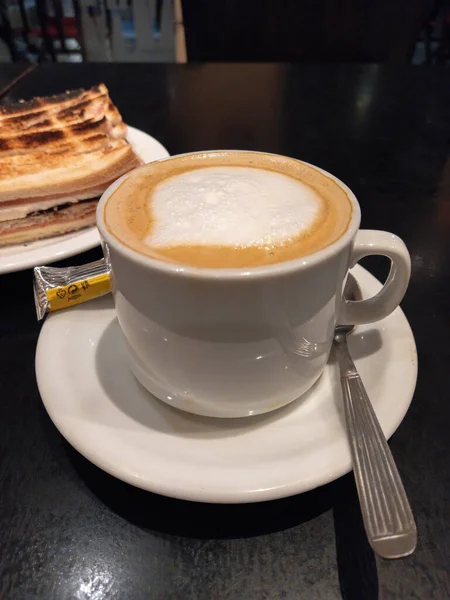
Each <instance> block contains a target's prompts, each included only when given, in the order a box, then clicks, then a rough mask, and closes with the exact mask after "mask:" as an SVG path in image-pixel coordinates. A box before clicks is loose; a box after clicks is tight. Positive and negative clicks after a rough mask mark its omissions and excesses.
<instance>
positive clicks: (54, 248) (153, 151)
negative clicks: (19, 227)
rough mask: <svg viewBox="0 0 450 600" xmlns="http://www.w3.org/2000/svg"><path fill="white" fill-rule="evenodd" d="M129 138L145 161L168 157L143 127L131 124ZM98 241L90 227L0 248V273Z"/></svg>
mask: <svg viewBox="0 0 450 600" xmlns="http://www.w3.org/2000/svg"><path fill="white" fill-rule="evenodd" d="M127 139H128V141H129V142H130V144H131V145H132V146H133V149H134V151H135V152H136V154H138V155H139V156H140V158H141V159H142V160H143V161H144V162H146V163H148V162H152V161H153V160H159V159H161V158H166V157H167V156H169V153H168V152H167V150H166V149H165V148H164V146H163V145H162V144H160V143H159V142H158V140H155V138H153V137H152V136H151V135H148V133H144V132H143V131H141V130H140V129H136V128H135V127H130V126H128V135H127ZM99 244H100V236H99V234H98V231H97V228H96V227H89V229H83V230H81V231H76V232H74V233H66V234H65V235H59V236H57V237H52V238H48V239H46V240H39V241H37V242H30V243H28V244H19V245H17V246H8V247H7V248H0V274H2V273H11V272H12V271H22V270H23V269H29V268H30V267H36V266H37V265H47V264H49V263H52V262H55V261H57V260H62V259H63V258H67V257H69V256H74V255H75V254H79V253H80V252H85V251H86V250H90V249H91V248H95V246H98V245H99Z"/></svg>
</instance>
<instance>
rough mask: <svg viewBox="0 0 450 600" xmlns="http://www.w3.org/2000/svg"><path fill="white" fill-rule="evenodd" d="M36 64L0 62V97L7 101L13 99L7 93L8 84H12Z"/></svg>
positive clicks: (24, 75)
mask: <svg viewBox="0 0 450 600" xmlns="http://www.w3.org/2000/svg"><path fill="white" fill-rule="evenodd" d="M35 67H36V65H28V64H27V63H15V64H10V63H0V99H2V100H3V101H5V102H6V101H9V100H12V99H13V95H12V94H9V90H10V86H11V87H12V86H14V85H15V83H16V82H18V81H19V80H20V78H21V77H26V76H27V74H28V73H29V72H30V71H32V70H33V69H34V68H35Z"/></svg>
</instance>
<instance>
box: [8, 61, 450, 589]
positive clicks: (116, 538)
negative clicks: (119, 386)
mask: <svg viewBox="0 0 450 600" xmlns="http://www.w3.org/2000/svg"><path fill="white" fill-rule="evenodd" d="M99 81H104V82H105V83H106V84H107V85H108V87H109V88H110V91H111V95H112V97H113V99H114V101H115V102H116V103H117V105H118V107H119V108H120V110H121V112H122V114H123V117H124V119H125V120H126V121H128V122H129V123H130V124H132V125H135V126H136V127H139V128H141V129H144V130H146V131H148V132H149V133H151V134H152V135H154V136H155V137H157V138H158V139H160V140H161V142H162V143H163V144H164V145H166V146H167V148H168V149H169V151H170V152H171V153H178V152H186V151H190V150H200V149H208V148H225V147H231V148H247V149H248V148H249V149H254V150H266V151H271V152H278V153H283V154H288V155H291V156H295V157H299V158H302V159H305V160H307V161H310V162H312V163H316V164H318V165H320V166H322V167H324V168H325V169H327V170H329V171H331V172H332V173H334V174H336V175H337V176H338V177H340V178H341V179H342V180H344V181H345V182H346V183H347V184H348V185H349V186H350V187H351V188H352V189H353V191H354V192H355V193H356V195H357V197H358V198H359V200H360V203H361V206H362V212H363V223H362V224H363V227H365V228H375V229H387V230H390V231H394V232H395V233H397V234H399V235H400V236H401V237H402V238H403V239H404V240H405V242H406V243H407V245H408V246H409V249H410V251H411V255H412V279H411V284H410V288H409V291H408V293H407V296H406V298H405V300H404V302H403V308H404V311H405V313H406V315H407V317H408V318H409V320H410V322H411V325H412V328H413V331H414V333H415V336H416V341H417V346H418V351H419V380H418V384H417V390H416V394H415V397H414V400H413V403H412V405H411V408H410V410H409V412H408V414H407V416H406V418H405V420H404V421H403V423H402V424H401V426H400V427H399V429H398V431H397V432H396V433H395V434H394V436H393V438H392V442H391V448H392V451H393V453H394V456H395V458H396V461H397V463H398V466H399V469H400V472H401V474H402V476H403V480H404V483H405V487H406V489H407V492H408V494H409V497H410V499H411V503H412V506H413V509H414V512H415V515H416V519H417V525H418V530H419V544H418V548H417V551H416V553H415V554H414V555H413V556H412V557H410V558H407V559H404V560H401V561H396V562H384V561H379V560H376V559H375V557H374V555H373V553H372V552H371V550H370V548H369V547H368V544H367V542H366V540H365V537H364V531H363V528H362V523H361V517H360V514H359V509H358V502H357V497H356V491H355V488H354V483H353V480H352V476H351V475H348V476H346V477H343V478H342V479H340V480H338V481H336V482H334V483H332V484H330V485H327V486H325V487H323V488H319V489H317V490H314V491H312V492H310V493H307V494H303V495H301V496H296V497H292V498H287V499H284V500H280V501H276V502H269V503H263V504H259V505H242V506H215V505H200V504H193V503H188V502H181V501H177V500H172V499H168V498H163V497H159V496H156V495H152V494H150V493H146V492H143V491H141V490H137V489H134V488H132V487H130V486H128V485H126V484H124V483H122V482H120V481H117V480H115V479H113V478H112V477H110V476H109V475H106V474H105V473H103V472H102V471H100V470H99V469H97V468H96V467H94V466H93V465H91V464H90V463H89V462H88V461H87V460H85V459H84V458H83V457H81V456H80V455H79V454H77V453H76V452H75V451H74V450H73V449H71V448H70V446H69V445H68V444H67V443H66V442H65V441H64V440H63V439H62V437H61V436H60V434H59V433H58V431H57V430H56V428H55V427H54V426H53V424H52V423H51V422H50V420H49V418H48V416H47V414H46V412H45V410H44V408H43V406H42V404H41V401H40V399H39V394H38V391H37V388H36V382H35V374H34V362H33V359H34V351H35V346H36V341H37V337H38V333H39V326H38V325H37V323H36V322H35V316H34V307H33V299H32V293H31V272H29V271H28V272H24V273H18V274H12V275H8V276H3V277H1V278H0V285H1V290H2V299H1V304H0V308H1V313H0V370H1V389H2V394H1V401H0V449H1V450H0V451H1V462H0V468H1V471H0V519H1V536H0V547H1V551H0V556H1V559H0V560H1V572H0V597H1V598H2V599H3V598H5V599H8V600H9V599H19V600H23V599H25V598H26V599H28V598H30V599H31V598H38V599H41V598H42V599H44V600H47V599H51V598H56V599H64V598H80V599H85V598H86V599H87V598H95V599H96V600H100V599H103V598H108V599H109V598H118V599H123V598H130V599H137V600H139V599H144V598H145V599H147V598H149V599H150V598H151V599H164V600H165V599H166V598H167V599H183V600H184V599H186V598H195V599H200V600H203V599H204V600H213V599H217V600H227V599H229V600H241V599H242V600H263V599H281V598H283V599H289V600H291V599H292V600H293V599H305V600H315V599H318V600H333V599H336V598H340V597H341V596H342V597H343V598H346V599H347V598H349V599H352V600H372V599H375V598H377V597H380V598H381V599H382V600H393V599H408V600H410V599H411V600H417V599H420V600H422V599H424V600H444V599H445V598H448V597H450V575H449V568H450V528H449V526H448V521H449V500H450V498H449V496H450V468H449V464H450V461H449V455H450V436H449V433H448V429H449V422H450V378H449V375H448V371H449V368H450V350H449V345H448V340H449V338H450V326H449V294H450V264H449V258H450V254H449V239H450V162H449V159H448V157H449V149H450V144H449V136H450V112H449V107H450V72H449V71H445V70H440V69H434V70H433V69H424V68H409V67H379V66H354V67H352V66H320V67H319V66H281V65H278V66H277V65H255V66H247V65H216V66H213V65H203V66H202V65H192V66H175V65H171V66H167V65H115V64H108V65H100V64H97V65H95V64H89V65H80V66H65V65H43V66H41V67H39V68H38V69H37V70H36V71H34V72H33V73H31V74H29V75H28V76H27V77H26V78H25V79H24V80H22V81H21V82H20V83H19V85H18V86H16V88H15V89H14V90H13V94H12V95H13V96H15V97H16V98H19V97H28V96H32V95H36V94H49V93H54V92H60V91H62V90H64V89H67V88H73V87H77V86H88V85H90V84H93V83H96V82H99ZM99 255H100V251H99V250H98V249H97V250H94V251H92V252H90V253H87V254H84V255H80V256H78V257H76V258H74V259H70V260H68V261H66V263H70V264H74V263H81V262H84V261H86V260H88V259H90V258H94V257H97V256H99ZM364 264H365V266H367V267H368V268H369V269H370V270H371V271H372V272H374V273H375V275H377V276H378V277H380V278H382V277H384V276H385V273H386V265H385V263H384V261H383V260H382V259H379V260H377V259H372V260H370V261H366V262H364ZM61 393H62V394H63V393H64V390H61Z"/></svg>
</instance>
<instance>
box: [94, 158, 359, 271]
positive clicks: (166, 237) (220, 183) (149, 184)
mask: <svg viewBox="0 0 450 600" xmlns="http://www.w3.org/2000/svg"><path fill="white" fill-rule="evenodd" d="M104 217H105V223H106V226H107V228H108V230H109V231H110V233H111V234H112V235H114V236H115V237H116V238H118V239H119V240H120V241H121V242H123V243H124V244H126V245H127V246H129V247H130V248H132V249H134V250H137V251H138V252H140V253H142V254H145V255H147V256H151V257H153V258H159V259H161V260H165V261H169V262H175V263H180V264H184V265H191V266H197V267H215V268H226V267H229V268H231V267H252V266H261V265H266V264H271V263H276V262H280V261H284V260H290V259H293V258H298V257H300V256H304V255H307V254H310V253H312V252H315V251H317V250H319V249H321V248H323V247H325V246H327V245H329V244H331V243H333V241H335V240H336V239H338V237H340V235H342V234H343V233H344V231H345V230H346V228H347V226H348V223H349V221H350V217H351V204H350V201H349V199H348V197H347V195H346V194H345V192H344V190H342V188H341V187H340V186H339V185H338V184H337V183H336V182H335V181H334V180H333V179H331V178H330V177H327V176H326V175H324V174H323V173H321V172H320V171H318V170H317V169H314V168H313V167H310V166H309V165H305V164H304V163H301V162H300V161H296V160H294V159H289V158H286V157H281V156H276V155H269V154H259V153H252V152H232V151H229V152H216V153H214V152H207V153H201V154H194V155H184V156H180V157H176V158H173V159H169V160H166V161H162V162H159V163H151V164H149V165H145V166H144V167H141V168H140V169H137V170H136V171H134V172H132V173H131V174H130V176H129V177H128V178H127V179H126V180H125V181H124V182H123V183H122V184H121V185H120V186H119V188H118V189H117V190H116V191H115V192H113V194H112V195H111V196H110V197H109V199H108V201H107V202H106V204H105V208H104Z"/></svg>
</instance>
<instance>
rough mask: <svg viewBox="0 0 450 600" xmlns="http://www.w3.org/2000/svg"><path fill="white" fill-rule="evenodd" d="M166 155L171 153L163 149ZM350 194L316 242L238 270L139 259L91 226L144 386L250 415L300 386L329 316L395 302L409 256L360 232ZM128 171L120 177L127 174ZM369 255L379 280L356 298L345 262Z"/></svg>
mask: <svg viewBox="0 0 450 600" xmlns="http://www.w3.org/2000/svg"><path fill="white" fill-rule="evenodd" d="M166 160H170V159H166ZM314 168H315V169H317V170H318V171H320V172H322V173H324V174H325V175H326V176H327V177H331V178H332V179H333V180H334V181H335V182H336V183H337V184H338V185H339V186H340V187H341V188H342V189H343V190H344V191H345V192H346V194H347V195H348V197H349V199H350V201H351V204H352V209H353V212H352V217H351V222H350V225H349V227H348V229H347V230H346V232H345V233H344V234H343V235H342V236H341V237H340V238H339V239H338V240H337V241H336V242H334V243H333V244H331V245H330V246H328V247H326V248H325V249H323V250H320V251H319V252H316V253H314V254H311V255H309V256H306V257H303V258H298V259H295V260H291V261H286V262H281V263H277V264H273V265H268V266H262V267H255V268H246V269H200V268H194V267H188V266H181V265H176V264H171V263H168V262H164V261H160V260H157V259H153V258H149V257H147V256H144V255H142V254H139V253H138V252H136V251H134V250H131V249H130V248H128V247H127V246H125V245H124V244H122V243H121V242H120V241H119V240H118V239H117V238H115V237H113V236H112V235H111V234H110V233H109V232H108V230H107V228H106V227H105V223H104V218H103V213H104V210H103V209H104V206H105V203H106V202H107V200H108V198H109V196H110V195H111V193H112V192H113V191H114V190H115V189H116V188H117V187H118V185H119V184H120V183H121V181H122V180H123V179H124V178H123V177H122V178H121V179H119V180H118V181H117V182H115V183H114V184H113V185H111V186H110V187H109V188H108V189H107V190H106V192H105V193H104V194H103V196H102V198H101V199H100V203H99V206H98V209H97V225H98V228H99V230H100V234H101V237H102V241H103V247H104V251H105V256H106V257H107V260H109V261H110V263H111V266H112V270H113V295H114V298H115V306H116V311H117V317H118V320H119V324H120V327H121V329H122V331H123V334H124V338H125V343H126V347H127V350H128V355H129V361H130V366H131V369H132V371H133V373H134V374H135V376H136V377H137V379H138V380H139V381H140V382H141V384H142V385H143V386H144V387H145V388H147V390H148V391H149V392H151V393H152V394H153V395H154V396H156V397H157V398H159V399H160V400H163V401H164V402H167V403H168V404H171V405H172V406H175V407H177V408H179V409H182V410H185V411H188V412H192V413H197V414H200V415H207V416H214V417H241V416H248V415H256V414H259V413H264V412H268V411H271V410H274V409H276V408H279V407H280V406H283V405H285V404H288V403H289V402H291V401H293V400H295V399H296V398H298V397H299V396H301V395H302V394H303V393H304V392H306V390H308V389H309V388H310V387H311V386H312V385H313V384H314V382H315V381H316V380H317V379H318V378H319V377H320V375H321V374H322V372H323V369H324V367H325V365H326V362H327V359H328V354H329V351H330V349H331V345H332V340H333V331H334V327H335V325H336V322H338V321H339V323H342V324H347V323H349V324H359V323H371V322H373V321H377V320H379V319H382V318H383V317H386V316H387V315H388V314H390V313H391V312H392V311H393V310H394V309H395V308H396V307H397V306H398V304H399V303H400V301H401V300H402V298H403V295H404V293H405V291H406V288H407V286H408V281H409V275H410V269H411V266H410V265H411V263H410V257H409V253H408V250H407V249H406V246H405V244H404V243H403V242H402V240H401V239H399V238H398V237H397V236H395V235H393V234H391V233H387V232H384V231H369V230H365V231H360V230H359V224H360V208H359V204H358V202H357V200H356V198H355V196H354V194H353V193H352V192H351V190H350V189H349V188H348V187H347V186H346V185H345V184H344V183H342V182H341V181H339V179H337V178H336V177H334V176H332V175H330V174H329V173H327V172H325V171H323V170H322V169H319V168H318V167H314ZM125 177H126V176H125ZM370 254H381V255H383V256H387V257H388V258H389V259H390V260H391V270H390V273H389V276H388V278H387V281H386V283H385V284H384V287H383V288H382V290H381V291H380V292H379V293H378V294H377V295H376V296H374V297H373V298H370V299H367V300H362V301H359V302H347V301H345V300H343V299H342V290H343V286H344V282H345V279H346V276H347V273H348V270H349V268H351V267H352V266H354V265H355V264H356V263H357V262H358V261H359V260H360V259H361V258H363V257H364V256H368V255H370Z"/></svg>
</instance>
